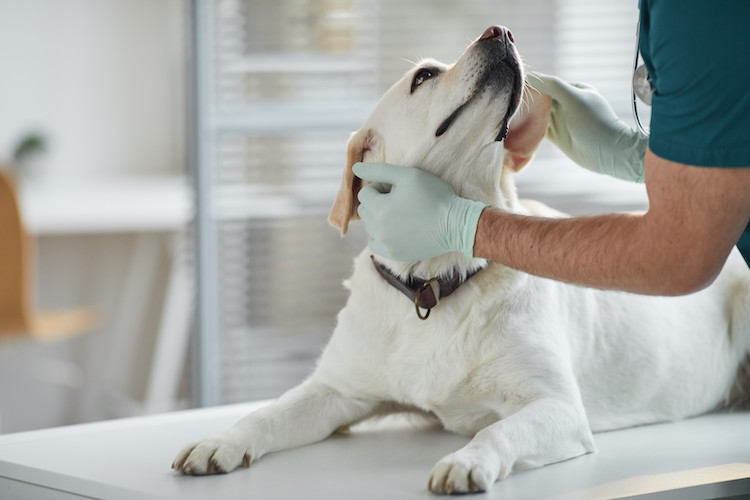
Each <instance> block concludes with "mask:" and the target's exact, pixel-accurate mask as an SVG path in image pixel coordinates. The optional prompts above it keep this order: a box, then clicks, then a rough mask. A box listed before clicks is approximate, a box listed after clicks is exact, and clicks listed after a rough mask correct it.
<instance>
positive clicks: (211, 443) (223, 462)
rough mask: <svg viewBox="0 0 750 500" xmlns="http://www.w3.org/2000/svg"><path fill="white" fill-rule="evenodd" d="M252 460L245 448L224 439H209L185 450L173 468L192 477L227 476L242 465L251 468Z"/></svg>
mask: <svg viewBox="0 0 750 500" xmlns="http://www.w3.org/2000/svg"><path fill="white" fill-rule="evenodd" d="M251 460H252V458H251V457H250V454H249V453H248V451H247V450H246V449H245V448H244V447H243V446H240V445H238V444H237V443H234V442H232V441H230V440H227V439H224V438H209V439H204V440H203V441H200V442H198V443H194V444H191V445H189V446H186V447H185V448H183V449H182V451H181V452H180V453H179V454H178V455H177V458H176V459H175V461H174V463H173V464H172V468H173V469H174V470H176V471H179V472H181V473H183V474H187V475H190V476H205V475H207V474H226V473H227V472H232V471H233V470H234V469H236V468H237V467H239V466H240V465H242V466H244V467H250V461H251Z"/></svg>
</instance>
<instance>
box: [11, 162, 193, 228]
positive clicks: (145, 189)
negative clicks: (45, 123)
mask: <svg viewBox="0 0 750 500" xmlns="http://www.w3.org/2000/svg"><path fill="white" fill-rule="evenodd" d="M19 201H20V204H21V213H22V217H23V219H24V223H25V224H26V227H27V228H28V231H29V232H30V233H31V234H34V235H37V236H40V235H62V234H95V233H120V232H150V231H173V230H179V229H182V228H184V227H185V225H186V224H187V223H188V222H189V221H190V219H191V217H192V213H193V212H192V210H193V203H192V197H191V192H190V186H189V184H188V182H187V180H186V179H185V178H184V177H178V176H140V177H138V176H121V177H99V178H96V177H91V178H89V177H87V178H78V179H76V178H72V179H28V180H24V181H23V182H21V183H20V186H19Z"/></svg>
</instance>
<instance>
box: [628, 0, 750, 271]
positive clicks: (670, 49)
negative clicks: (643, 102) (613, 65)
mask: <svg viewBox="0 0 750 500" xmlns="http://www.w3.org/2000/svg"><path fill="white" fill-rule="evenodd" d="M640 9H641V27H640V34H641V38H640V45H639V48H640V51H641V54H642V56H643V59H644V62H645V63H646V68H647V69H648V72H649V75H650V77H651V81H652V83H653V86H654V95H653V98H652V109H651V126H650V128H651V135H650V137H649V148H650V149H651V151H653V152H654V154H656V155H657V156H660V157H662V158H665V159H667V160H671V161H674V162H678V163H684V164H687V165H695V166H702V167H724V168H726V167H750V59H748V53H749V52H750V27H748V21H749V20H750V1H748V0H714V1H712V2H706V1H705V0H680V1H676V0H640ZM748 196H750V193H748ZM737 246H738V247H739V248H740V251H741V252H742V254H743V257H744V258H745V261H746V262H748V265H750V224H748V227H747V228H746V229H745V233H744V234H743V236H742V239H740V241H739V242H738V245H737Z"/></svg>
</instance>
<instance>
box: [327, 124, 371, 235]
mask: <svg viewBox="0 0 750 500" xmlns="http://www.w3.org/2000/svg"><path fill="white" fill-rule="evenodd" d="M369 141H370V133H368V132H366V131H363V130H359V131H357V132H354V133H353V134H352V135H351V136H350V137H349V142H347V144H346V167H344V175H343V176H342V178H341V186H340V187H339V192H338V194H337V195H336V201H334V202H333V207H331V213H330V214H328V223H329V224H331V225H332V226H333V227H335V228H336V229H338V230H339V231H341V236H343V235H345V234H346V231H347V229H348V228H349V221H350V220H352V219H355V220H356V219H359V215H358V214H357V207H359V201H358V200H357V194H358V193H359V190H360V189H362V179H360V178H359V177H357V176H355V175H354V172H352V166H353V165H354V164H355V163H357V162H359V161H362V159H363V158H364V155H365V151H367V150H368V148H369V145H368V143H369Z"/></svg>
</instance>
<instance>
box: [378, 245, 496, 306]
mask: <svg viewBox="0 0 750 500" xmlns="http://www.w3.org/2000/svg"><path fill="white" fill-rule="evenodd" d="M370 258H371V259H372V263H373V265H374V266H375V269H376V270H377V271H378V273H380V275H381V276H382V277H383V278H384V279H385V280H386V281H387V282H388V284H389V285H391V286H392V287H393V288H395V289H396V290H398V291H399V292H401V293H403V294H404V295H406V296H407V297H408V298H409V299H410V300H411V301H412V302H414V306H415V307H416V309H417V316H419V318H420V319H427V317H428V316H429V315H430V310H431V309H432V308H433V307H435V306H436V305H437V303H438V300H439V299H442V298H445V297H447V296H448V295H450V294H452V293H453V292H455V291H456V290H457V289H458V287H460V286H461V285H463V284H464V283H466V281H468V279H469V278H471V277H472V276H474V275H475V274H477V273H478V272H479V271H481V270H482V269H484V268H479V269H476V270H474V271H472V272H471V273H469V274H468V275H467V276H466V278H465V279H462V278H461V276H459V275H458V274H453V275H452V276H451V277H450V278H432V279H429V280H423V279H421V278H416V277H414V276H411V277H409V279H408V281H404V280H402V279H401V278H399V277H398V276H396V275H395V274H393V273H392V272H391V270H390V269H388V268H387V267H386V266H384V265H383V264H381V263H380V262H378V261H377V260H375V256H374V255H371V256H370ZM433 282H436V283H437V284H438V289H439V293H438V296H437V297H436V296H435V292H434V288H433V287H432V286H430V285H431V284H432V283H433ZM420 307H421V308H422V309H427V314H425V315H422V313H421V312H420V311H419V308H420Z"/></svg>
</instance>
